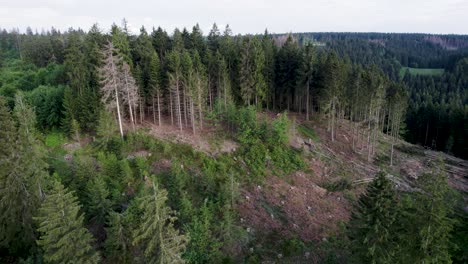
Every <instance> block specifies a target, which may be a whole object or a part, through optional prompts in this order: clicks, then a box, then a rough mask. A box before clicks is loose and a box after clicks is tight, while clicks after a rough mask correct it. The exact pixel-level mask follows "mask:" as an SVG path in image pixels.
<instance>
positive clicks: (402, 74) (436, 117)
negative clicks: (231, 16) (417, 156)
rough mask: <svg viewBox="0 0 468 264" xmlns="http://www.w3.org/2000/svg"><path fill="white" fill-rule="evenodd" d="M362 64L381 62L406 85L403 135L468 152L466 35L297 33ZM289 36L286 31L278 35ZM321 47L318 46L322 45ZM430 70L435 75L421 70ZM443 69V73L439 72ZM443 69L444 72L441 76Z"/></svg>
mask: <svg viewBox="0 0 468 264" xmlns="http://www.w3.org/2000/svg"><path fill="white" fill-rule="evenodd" d="M292 35H293V36H294V37H295V38H296V39H298V40H299V42H300V43H307V42H308V41H310V40H314V42H315V43H319V44H322V45H323V44H325V46H326V47H327V49H332V50H334V51H335V52H337V53H338V54H339V55H340V57H342V58H344V59H345V60H346V59H349V60H351V61H352V62H353V63H356V64H359V65H377V66H378V67H379V68H380V69H381V70H383V71H384V72H385V74H386V75H387V76H388V77H389V78H390V79H391V80H394V81H398V82H401V83H404V84H405V85H406V90H407V91H408V95H409V101H408V109H407V111H406V119H405V124H406V129H405V131H403V132H402V133H403V135H404V138H405V139H406V140H407V141H409V142H411V143H416V144H420V145H422V146H425V147H430V148H433V149H436V150H440V151H445V152H448V153H451V154H454V155H456V156H459V157H462V158H465V159H466V158H467V157H468V156H467V155H468V143H467V141H466V138H468V120H467V118H468V117H467V105H468V91H467V87H468V77H467V76H468V59H467V58H468V36H467V35H430V34H417V33H408V34H401V33H398V34H397V33H294V34H292ZM277 37H279V38H281V37H282V38H285V35H278V36H277ZM318 46H319V45H318ZM420 70H427V71H426V72H431V70H434V71H432V72H433V73H434V74H418V73H419V72H421V71H420ZM439 70H440V71H439ZM439 72H442V74H439Z"/></svg>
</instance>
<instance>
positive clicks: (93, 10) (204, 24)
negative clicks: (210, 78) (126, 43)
mask: <svg viewBox="0 0 468 264" xmlns="http://www.w3.org/2000/svg"><path fill="white" fill-rule="evenodd" d="M467 11H468V1H466V0H445V1H440V0H287V1H285V0H218V1H212V0H198V1H193V0H169V1H162V0H155V1H144V0H132V1H116V0H16V1H11V0H0V27H2V28H7V29H9V28H14V27H15V28H16V27H19V28H20V29H23V30H24V29H25V28H26V27H27V26H31V27H32V28H33V29H34V28H37V29H38V30H41V29H42V28H44V29H48V28H50V27H52V26H53V27H55V28H59V29H62V30H66V29H68V27H70V26H73V27H75V28H78V27H81V28H83V29H88V28H89V27H90V26H91V25H92V24H93V23H95V22H98V23H99V25H100V26H101V27H103V28H105V29H106V30H107V29H108V28H109V27H110V25H111V24H112V23H113V22H115V23H117V24H120V22H121V20H122V18H124V17H125V18H126V19H127V20H128V22H129V25H131V28H130V29H131V30H132V31H136V32H138V31H139V28H140V27H141V26H142V25H144V26H145V27H146V28H147V29H148V30H150V29H151V28H152V27H153V26H154V27H157V26H161V27H163V28H165V29H166V30H167V31H168V32H172V31H173V30H174V28H175V27H179V28H182V27H187V28H189V29H190V28H191V27H192V26H193V25H195V23H197V22H198V23H199V24H200V27H201V28H202V29H203V30H204V32H205V33H208V31H209V28H211V25H212V24H213V22H216V23H218V25H223V26H222V27H221V26H220V28H221V29H222V28H223V27H224V25H226V24H229V25H230V26H231V28H232V29H233V31H234V33H260V32H263V31H264V30H265V28H267V27H268V29H269V31H271V32H278V33H279V32H289V31H293V32H306V31H360V32H363V31H379V32H428V33H461V34H466V33H468V28H467V27H466V25H467V24H468V16H467V15H466V13H467Z"/></svg>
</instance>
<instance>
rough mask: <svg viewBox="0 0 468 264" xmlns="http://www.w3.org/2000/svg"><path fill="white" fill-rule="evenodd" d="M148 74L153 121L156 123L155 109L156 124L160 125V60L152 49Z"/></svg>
mask: <svg viewBox="0 0 468 264" xmlns="http://www.w3.org/2000/svg"><path fill="white" fill-rule="evenodd" d="M148 70H149V73H148V74H149V76H148V87H149V90H150V94H151V96H152V98H151V101H152V102H151V104H152V110H153V111H152V112H153V122H154V123H156V111H157V115H158V124H159V126H161V104H162V102H161V96H162V89H161V80H160V71H161V67H160V61H159V57H158V54H157V53H156V52H155V51H153V52H152V54H151V60H150V64H149V69H148ZM156 109H157V110H156Z"/></svg>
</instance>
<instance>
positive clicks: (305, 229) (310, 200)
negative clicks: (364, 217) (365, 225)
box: [238, 172, 350, 241]
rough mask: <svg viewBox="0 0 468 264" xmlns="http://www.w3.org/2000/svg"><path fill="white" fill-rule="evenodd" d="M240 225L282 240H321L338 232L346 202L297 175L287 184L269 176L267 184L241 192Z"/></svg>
mask: <svg viewBox="0 0 468 264" xmlns="http://www.w3.org/2000/svg"><path fill="white" fill-rule="evenodd" d="M242 194H243V195H242V199H241V200H242V201H241V203H240V204H239V207H238V209H239V212H240V214H241V217H242V220H241V222H242V223H243V225H244V226H245V227H246V228H250V229H253V230H256V231H258V232H262V233H263V232H266V233H268V232H272V231H276V232H278V233H280V234H281V235H283V236H285V237H291V236H293V235H298V236H299V237H301V238H302V239H303V240H305V241H311V240H320V239H322V238H323V237H327V236H329V235H331V234H333V233H335V232H337V231H338V223H339V222H342V221H347V219H348V218H349V211H350V210H349V209H350V204H349V202H348V201H347V200H346V199H344V198H343V195H342V193H329V192H327V191H326V190H325V189H323V188H321V187H320V186H318V185H317V184H315V183H314V181H313V180H312V179H311V176H310V175H307V174H305V173H303V172H297V173H295V174H293V175H290V176H289V177H288V180H287V181H286V180H285V179H282V178H279V177H276V176H271V177H268V178H267V181H266V184H265V185H264V186H263V187H261V186H256V187H252V188H251V189H248V190H244V191H243V192H242Z"/></svg>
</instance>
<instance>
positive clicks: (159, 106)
mask: <svg viewBox="0 0 468 264" xmlns="http://www.w3.org/2000/svg"><path fill="white" fill-rule="evenodd" d="M156 96H157V100H158V122H159V126H161V102H160V101H159V98H160V96H159V91H158V92H157V93H156ZM171 116H172V114H171Z"/></svg>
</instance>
